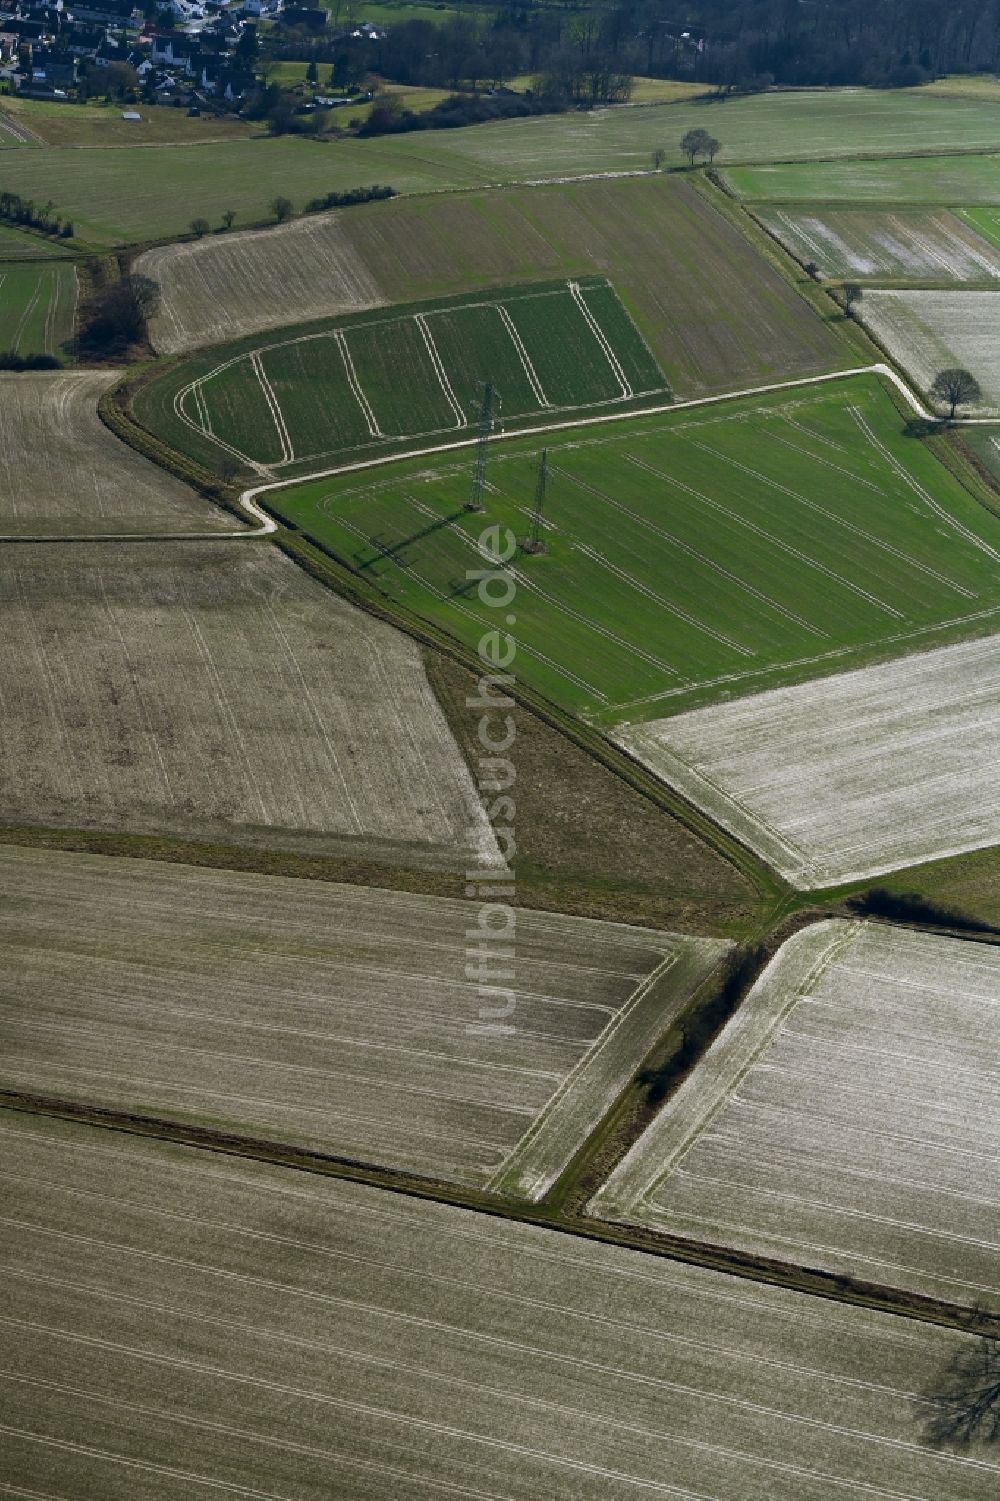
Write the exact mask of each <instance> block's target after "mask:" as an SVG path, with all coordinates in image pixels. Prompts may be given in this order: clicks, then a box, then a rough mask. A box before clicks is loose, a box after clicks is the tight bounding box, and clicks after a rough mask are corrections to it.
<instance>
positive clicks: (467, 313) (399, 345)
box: [137, 277, 669, 474]
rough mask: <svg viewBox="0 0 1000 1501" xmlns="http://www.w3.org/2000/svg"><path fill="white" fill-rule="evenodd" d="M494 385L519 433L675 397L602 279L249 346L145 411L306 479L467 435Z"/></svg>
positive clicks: (171, 384)
mask: <svg viewBox="0 0 1000 1501" xmlns="http://www.w3.org/2000/svg"><path fill="white" fill-rule="evenodd" d="M488 381H489V382H492V383H493V385H494V387H495V388H496V395H497V417H498V420H499V421H500V422H502V423H506V424H508V425H510V424H511V423H522V424H523V423H524V422H525V421H537V420H546V421H554V420H557V419H558V417H559V416H560V415H562V414H566V413H572V412H575V411H579V410H581V409H584V408H588V407H595V406H600V407H604V406H609V405H614V404H618V405H620V404H622V403H633V402H636V401H639V400H647V401H648V399H650V398H651V397H659V398H660V399H661V400H669V392H668V389H667V383H666V381H665V380H664V377H663V374H662V372H661V371H660V369H659V367H658V366H657V363H656V361H655V359H654V358H653V356H652V354H651V353H650V351H649V349H648V347H647V346H646V344H645V343H644V341H643V339H642V337H641V335H640V334H639V332H638V330H637V329H636V326H635V324H634V323H633V322H632V320H631V319H630V317H629V316H628V314H627V313H626V311H625V309H624V308H623V306H622V304H621V302H620V301H619V300H618V297H617V296H616V294H615V292H614V291H613V289H612V288H611V287H610V286H609V284H608V283H607V282H606V281H605V280H604V278H594V277H591V278H589V279H586V280H583V281H580V282H558V283H555V284H548V285H544V286H536V287H521V288H508V289H506V290H502V291H499V292H497V293H495V294H487V295H486V296H484V297H477V298H469V299H461V300H458V301H451V302H445V303H421V304H418V305H417V306H416V307H414V308H410V309H405V310H394V311H392V312H388V311H386V310H385V309H378V310H376V311H374V312H371V313H367V314H356V315H355V316H354V317H347V318H340V319H337V320H332V321H330V320H328V321H327V322H326V323H324V324H320V325H316V324H313V325H308V326H307V327H306V328H305V329H304V330H302V331H300V332H297V333H294V334H289V333H287V332H284V331H283V332H282V333H281V334H272V335H270V336H260V335H258V336H256V337H255V338H248V339H244V340H242V341H241V342H240V343H239V344H237V345H233V346H228V347H227V348H223V349H221V350H216V351H215V352H214V353H210V354H207V355H204V356H199V357H198V358H197V359H195V360H191V361H189V362H187V363H186V364H184V365H178V366H174V367H172V368H171V369H170V370H169V371H168V372H167V373H166V375H165V376H164V377H163V378H162V379H161V380H160V381H158V382H153V383H152V384H151V385H150V386H148V387H147V388H146V390H145V392H144V393H143V395H142V397H141V398H140V400H139V401H138V402H137V411H138V415H139V416H140V418H141V419H142V420H144V421H145V422H146V423H147V425H149V426H151V427H153V428H154V429H155V430H157V431H159V432H161V434H162V435H163V436H165V437H168V438H169V440H170V441H171V442H174V443H175V444H177V445H178V446H181V447H183V448H184V449H185V450H186V451H187V452H189V453H191V454H192V456H193V457H196V458H201V457H205V456H207V457H208V458H209V459H211V460H214V462H215V463H216V464H217V465H218V464H219V463H220V462H221V461H223V460H224V459H225V458H226V457H227V455H233V456H235V457H237V458H239V459H241V460H243V461H244V462H246V463H247V464H248V465H250V466H261V465H265V466H270V465H275V466H281V467H283V468H285V470H286V472H287V473H289V474H294V473H296V472H298V473H302V472H304V471H306V470H309V469H312V470H315V469H316V468H317V467H318V465H319V464H320V463H321V462H324V461H325V462H327V463H329V462H330V461H332V460H334V459H338V458H339V459H345V458H347V457H350V456H357V457H363V458H367V457H370V456H371V455H372V454H373V453H377V452H378V451H379V450H382V451H383V452H384V451H386V449H387V447H390V448H391V446H392V445H393V444H396V445H398V444H399V443H401V442H403V441H404V440H405V441H407V442H409V443H410V444H412V443H413V442H415V441H418V440H419V441H427V442H432V443H433V442H448V441H454V439H455V438H456V437H461V436H466V435H467V434H468V432H469V431H472V430H474V429H475V425H476V423H477V422H478V420H479V412H480V408H481V405H482V400H483V387H484V384H485V383H486V382H488Z"/></svg>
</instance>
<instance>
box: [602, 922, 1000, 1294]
mask: <svg viewBox="0 0 1000 1501" xmlns="http://www.w3.org/2000/svg"><path fill="white" fill-rule="evenodd" d="M998 1056H1000V950H997V949H996V948H995V947H991V946H990V945H988V944H984V943H973V942H967V941H962V940H957V939H947V938H937V937H934V936H931V935H927V934H919V933H914V932H909V931H907V930H905V929H898V928H888V927H881V926H875V925H871V924H861V923H846V922H826V923H819V924H816V925H815V926H813V927H810V928H807V929H806V930H804V931H803V932H801V933H799V934H797V935H796V936H795V937H794V938H792V939H790V940H789V941H788V942H787V943H786V944H785V946H784V948H783V949H782V950H781V951H780V953H779V955H778V957H777V958H776V959H775V960H773V961H772V963H771V964H770V965H769V967H768V969H767V970H766V972H765V973H764V975H763V976H762V977H761V979H760V980H759V981H758V982H757V984H756V986H755V987H754V989H753V991H752V992H751V994H750V996H749V997H748V999H747V1000H746V1001H745V1002H744V1003H743V1005H742V1006H741V1008H740V1011H739V1013H738V1014H737V1016H736V1017H735V1018H734V1019H733V1021H731V1022H730V1023H729V1025H728V1026H727V1027H726V1029H725V1030H724V1032H723V1033H722V1035H721V1036H720V1037H719V1039H718V1040H717V1042H716V1043H715V1044H714V1046H713V1047H712V1049H711V1051H710V1052H709V1054H708V1055H707V1057H706V1058H705V1060H704V1061H703V1062H702V1063H701V1064H700V1065H699V1066H698V1068H697V1069H696V1070H695V1071H694V1073H693V1074H692V1075H690V1077H689V1078H688V1079H687V1080H686V1081H685V1083H684V1084H683V1085H682V1087H681V1089H680V1090H679V1091H678V1092H677V1093H676V1095H674V1097H673V1098H672V1099H671V1100H670V1101H669V1103H668V1104H667V1106H666V1107H665V1108H664V1109H663V1111H662V1112H661V1113H660V1115H659V1116H658V1117H657V1119H656V1121H655V1122H654V1124H653V1125H652V1127H650V1129H649V1130H648V1131H647V1132H646V1134H645V1135H644V1136H643V1137H642V1138H641V1139H640V1141H639V1142H638V1143H637V1144H636V1146H635V1147H634V1148H633V1149H632V1151H631V1152H630V1153H629V1154H628V1156H627V1157H626V1159H625V1160H624V1162H623V1163H622V1164H621V1165H620V1166H619V1168H618V1169H617V1170H616V1171H615V1173H614V1174H613V1175H612V1177H611V1179H610V1180H609V1181H608V1182H607V1183H606V1184H605V1186H604V1187H603V1188H602V1189H601V1190H600V1192H599V1193H598V1195H597V1197H596V1199H595V1201H594V1208H595V1209H596V1210H597V1211H598V1212H600V1213H602V1214H604V1215H605V1216H607V1217H609V1218H614V1219H627V1220H630V1221H635V1222H639V1223H642V1224H646V1225H650V1226H654V1227H657V1228H660V1229H664V1230H669V1231H672V1232H676V1233H680V1234H684V1235H690V1236H693V1237H695V1238H697V1239H704V1240H708V1241H714V1242H721V1243H725V1244H727V1245H733V1246H738V1247H739V1248H740V1249H743V1250H751V1251H754V1252H757V1253H759V1254H763V1255H768V1256H777V1257H780V1258H782V1259H785V1260H789V1261H793V1262H796V1263H805V1264H808V1265H810V1266H818V1267H823V1268H826V1269H828V1270H831V1271H838V1272H847V1273H850V1274H852V1275H854V1276H856V1277H860V1278H862V1279H867V1280H870V1281H876V1282H880V1283H887V1284H890V1285H892V1286H895V1287H901V1288H906V1289H910V1290H913V1291H916V1292H921V1293H926V1294H929V1295H931V1296H933V1297H942V1298H946V1299H950V1300H952V1301H955V1302H959V1303H964V1304H968V1303H972V1302H974V1301H976V1300H981V1301H983V1302H986V1303H988V1304H992V1305H993V1306H996V1307H1000V1275H998V1271H997V1267H998V1256H997V1253H998V1250H1000V1241H998V1237H997V1206H998V1204H1000V1169H998V1166H997V1163H998V1152H1000V1128H998V1124H997V1112H996V1099H997V1094H998V1091H1000V1067H998V1065H997V1058H998Z"/></svg>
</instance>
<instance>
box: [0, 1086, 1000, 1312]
mask: <svg viewBox="0 0 1000 1501" xmlns="http://www.w3.org/2000/svg"><path fill="white" fill-rule="evenodd" d="M0 1109H8V1110H15V1111H18V1112H20V1113H22V1114H25V1115H33V1116H45V1117H47V1118H54V1119H57V1120H66V1121H71V1122H76V1123H78V1124H83V1125H89V1126H92V1127H96V1128H98V1129H103V1130H108V1131H115V1132H119V1133H121V1134H123V1135H129V1136H142V1137H147V1138H153V1139H159V1140H163V1141H170V1142H174V1143H176V1144H178V1145H180V1146H186V1147H189V1148H191V1149H194V1150H201V1151H207V1152H212V1153H216V1154H219V1155H222V1156H230V1157H240V1158H246V1159H250V1160H252V1161H259V1162H265V1163H269V1164H271V1165H273V1166H278V1167H286V1168H291V1169H293V1170H297V1171H300V1172H308V1173H313V1174H316V1175H319V1176H325V1177H333V1178H339V1179H343V1180H346V1181H349V1182H354V1183H359V1184H362V1185H365V1186H368V1187H372V1188H379V1189H382V1190H383V1191H385V1192H388V1193H394V1194H398V1195H400V1196H401V1197H405V1198H413V1199H423V1200H429V1201H432V1202H435V1203H446V1204H449V1205H451V1206H452V1207H453V1208H457V1209H464V1210H466V1211H467V1212H470V1213H474V1214H479V1215H487V1216H491V1217H493V1218H495V1219H502V1220H508V1221H515V1222H520V1223H527V1224H532V1225H535V1226H536V1227H537V1228H539V1229H543V1230H548V1231H550V1232H553V1233H555V1234H561V1235H566V1236H571V1237H574V1238H576V1239H580V1240H591V1241H599V1242H602V1243H604V1244H608V1245H617V1246H619V1247H622V1248H624V1249H629V1250H635V1251H642V1252H645V1253H647V1254H649V1255H654V1256H659V1257H661V1258H663V1259H664V1260H670V1261H678V1262H681V1263H683V1264H686V1265H694V1266H701V1267H704V1268H706V1269H708V1270H711V1271H718V1272H721V1273H723V1274H724V1275H727V1276H732V1277H738V1278H740V1279H741V1280H743V1281H749V1282H758V1283H763V1284H766V1285H769V1286H776V1287H783V1288H785V1289H787V1290H789V1291H793V1292H798V1293H800V1294H803V1295H807V1296H813V1297H819V1298H825V1299H826V1300H827V1301H830V1302H836V1303H846V1304H852V1305H854V1306H859V1307H864V1308H869V1309H873V1310H876V1311H878V1312H882V1313H886V1314H890V1315H894V1316H895V1317H898V1318H909V1319H913V1320H914V1321H917V1322H920V1323H927V1324H935V1325H938V1326H940V1327H943V1328H947V1329H957V1330H961V1331H963V1332H966V1333H969V1332H975V1331H977V1330H978V1331H979V1332H984V1333H990V1334H994V1335H995V1334H997V1333H1000V1315H991V1314H989V1313H985V1314H984V1313H982V1312H981V1311H979V1310H977V1309H975V1308H971V1307H964V1306H962V1305H961V1304H957V1303H950V1302H948V1301H947V1300H945V1299H942V1298H933V1297H930V1296H928V1295H927V1294H924V1293H911V1292H907V1291H905V1290H903V1289H900V1288H895V1287H891V1286H889V1285H887V1284H883V1283H873V1282H866V1281H864V1280H862V1279H860V1278H856V1277H854V1276H853V1275H851V1274H849V1273H831V1272H824V1271H820V1270H817V1269H815V1268H812V1267H805V1266H800V1265H797V1264H796V1263H794V1262H788V1261H782V1260H779V1259H777V1258H775V1257H765V1256H757V1255H754V1254H752V1253H749V1252H743V1251H739V1250H736V1249H733V1248H730V1247H727V1246H722V1245H716V1244H714V1243H712V1242H707V1241H696V1240H692V1239H689V1238H688V1237H686V1236H681V1235H675V1234H671V1233H668V1232H664V1231H652V1230H648V1229H645V1228H644V1227H642V1226H636V1225H625V1224H619V1223H616V1222H614V1221H610V1220H608V1221H605V1220H598V1219H595V1218H592V1217H590V1216H588V1215H567V1214H562V1213H560V1212H559V1211H557V1210H553V1209H552V1208H551V1207H548V1206H546V1205H544V1204H531V1203H529V1202H526V1201H524V1200H512V1199H504V1198H501V1197H498V1196H497V1195H494V1194H490V1193H489V1192H487V1191H485V1190H480V1189H470V1188H463V1187H461V1186H460V1185H457V1184H453V1183H447V1182H443V1181H440V1180H437V1179H433V1178H425V1177H421V1176H420V1175H418V1174H415V1173H405V1172H400V1171H395V1170H393V1169H389V1168H380V1167H376V1166H374V1165H373V1164H370V1163H366V1162H360V1161H356V1160H354V1159H351V1158H347V1157H336V1156H333V1155H332V1154H326V1153H322V1152H318V1151H312V1150H310V1149H308V1148H304V1147H296V1146H292V1145H291V1144H289V1143H285V1142H281V1141H277V1140H273V1139H270V1138H266V1137H254V1136H244V1135H240V1134H237V1133H231V1132H225V1131H221V1130H215V1129H214V1128H212V1127H207V1126H197V1125H193V1124H184V1123H182V1122H179V1121H172V1120H169V1119H165V1118H163V1117H159V1116H143V1115H132V1114H129V1113H127V1112H124V1111H120V1110H110V1109H106V1108H104V1107H103V1106H99V1105H84V1104H81V1103H79V1102H76V1101H73V1100H66V1099H61V1098H57V1097H54V1096H48V1095H38V1094H31V1093H27V1092H23V1091H19V1090H11V1089H0Z"/></svg>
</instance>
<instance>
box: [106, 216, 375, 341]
mask: <svg viewBox="0 0 1000 1501" xmlns="http://www.w3.org/2000/svg"><path fill="white" fill-rule="evenodd" d="M344 222H345V221H344V219H343V217H342V216H341V215H337V214H322V215H317V216H315V217H313V218H308V219H298V220H294V221H292V222H291V223H289V224H284V225H282V226H281V227H280V228H275V229H269V230H258V231H256V232H254V231H245V232H244V233H242V234H227V235H224V236H211V237H209V238H206V239H203V240H195V241H193V242H191V243H188V244H180V245H164V246H161V247H160V248H158V249H155V250H147V251H146V252H145V254H143V255H140V256H139V257H138V259H137V260H136V263H135V266H136V270H137V271H139V272H141V273H142V274H143V275H144V276H151V277H152V278H153V280H154V281H156V282H158V283H159V286H160V292H161V296H162V301H161V307H160V311H159V313H158V314H157V316H156V317H155V318H154V319H153V322H152V326H151V335H152V340H153V344H154V345H155V347H156V349H157V350H158V351H159V352H160V353H161V354H176V353H177V352H178V351H179V350H183V349H196V348H198V347H199V346H201V345H204V344H221V343H224V342H225V341H226V340H229V339H237V338H239V337H241V336H242V335H243V334H249V333H254V332H256V331H257V330H258V329H264V328H277V327H280V326H281V325H282V324H284V323H304V322H306V321H307V320H308V319H311V318H325V317H330V316H332V315H334V314H337V313H350V312H354V311H356V310H358V309H360V308H370V307H377V306H378V305H379V304H380V303H381V302H384V301H385V298H384V297H383V296H382V295H381V292H380V290H379V288H378V286H377V284H376V282H375V281H374V280H373V278H372V276H371V275H370V274H369V272H368V270H367V268H366V267H365V265H364V263H363V262H362V261H361V259H360V258H359V257H358V255H357V253H356V250H355V248H354V246H353V245H352V243H351V240H350V237H349V235H348V234H347V232H346V231H345V228H344ZM250 288H252V289H253V290H252V295H248V289H250Z"/></svg>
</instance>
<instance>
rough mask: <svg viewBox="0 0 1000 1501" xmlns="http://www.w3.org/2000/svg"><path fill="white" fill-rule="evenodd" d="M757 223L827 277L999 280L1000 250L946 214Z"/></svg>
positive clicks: (775, 214)
mask: <svg viewBox="0 0 1000 1501" xmlns="http://www.w3.org/2000/svg"><path fill="white" fill-rule="evenodd" d="M759 217H760V219H761V220H762V221H763V223H764V224H766V225H767V227H768V229H770V230H771V232H772V234H774V235H776V236H777V237H778V239H779V240H780V241H781V242H782V244H783V245H785V246H786V247H787V249H789V250H790V251H791V253H792V254H793V255H794V256H797V257H798V259H799V260H800V261H802V262H804V263H808V262H810V261H811V262H812V263H813V264H814V265H816V266H818V267H819V270H820V274H821V275H823V276H827V277H834V278H836V277H845V276H848V277H849V276H860V277H876V276H877V277H900V278H903V277H906V278H910V279H914V280H926V281H934V280H936V281H942V280H948V281H996V280H997V279H998V278H1000V247H997V246H996V245H991V244H990V242H989V241H988V240H985V239H983V237H982V236H981V235H978V234H976V232H975V230H974V229H972V228H970V226H969V225H968V224H966V223H963V221H962V220H961V219H959V218H958V217H957V216H956V215H955V214H953V213H951V212H950V211H949V210H948V209H927V210H925V211H922V212H914V211H913V210H909V211H907V210H905V209H903V210H895V211H893V210H888V209H871V210H865V209H837V208H830V209H825V208H821V209H816V210H806V209H795V208H771V209H764V210H762V211H761V212H760V214H759ZM869 295H870V294H869Z"/></svg>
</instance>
